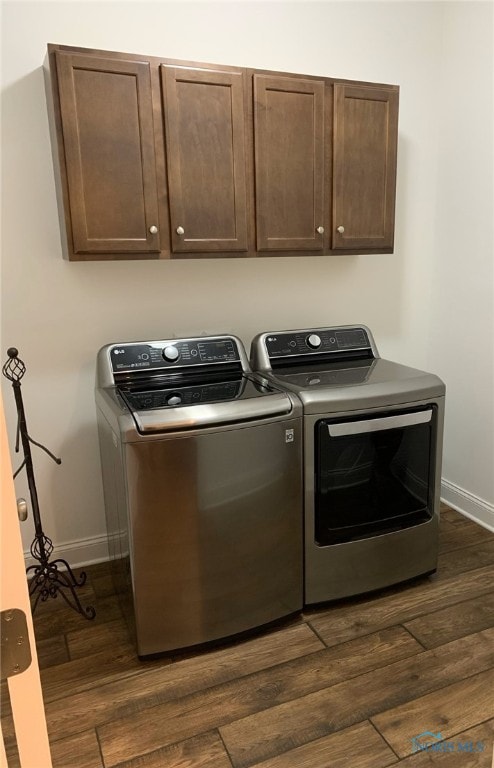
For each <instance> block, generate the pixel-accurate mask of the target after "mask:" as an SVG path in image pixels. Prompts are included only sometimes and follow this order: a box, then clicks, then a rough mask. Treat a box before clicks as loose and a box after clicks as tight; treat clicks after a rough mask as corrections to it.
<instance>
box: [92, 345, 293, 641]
mask: <svg viewBox="0 0 494 768" xmlns="http://www.w3.org/2000/svg"><path fill="white" fill-rule="evenodd" d="M96 405H97V414H98V425H99V436H100V446H101V460H102V471H103V484H104V492H105V508H106V515H107V526H108V535H109V546H110V556H111V558H112V560H113V561H114V564H115V572H116V575H117V580H118V585H119V588H122V584H123V583H124V582H126V584H127V594H129V593H130V596H131V598H132V599H131V601H130V607H129V610H128V613H129V615H130V617H131V619H132V624H133V625H135V634H136V641H137V650H138V653H139V655H141V656H146V655H149V654H155V653H160V652H163V651H169V650H173V649H178V648H184V647H188V646H193V645H197V644H202V643H205V642H208V641H212V640H217V639H219V638H224V637H227V636H230V635H234V634H237V633H239V632H243V631H245V630H249V629H251V628H254V627H258V626H260V625H263V624H266V623H269V622H271V621H273V620H276V619H279V618H281V617H283V616H286V615H289V614H291V613H293V612H296V611H298V610H300V609H301V607H302V602H303V571H302V557H303V544H302V539H303V529H302V518H301V509H302V504H303V500H302V408H301V405H300V402H299V401H298V399H297V398H296V397H294V396H293V395H292V394H291V393H286V392H280V391H278V390H276V389H274V388H273V387H272V386H271V385H269V384H268V383H267V382H266V381H265V380H264V381H263V380H261V379H260V378H259V377H257V376H255V375H253V374H252V372H251V371H250V368H249V365H248V361H247V357H246V355H245V352H244V350H243V347H242V344H241V342H240V341H239V339H237V338H235V337H234V336H214V337H200V338H189V339H169V340H162V341H153V342H137V343H134V342H132V343H124V344H111V345H107V346H105V347H103V349H101V350H100V352H99V354H98V364H97V386H96ZM124 592H125V590H124Z"/></svg>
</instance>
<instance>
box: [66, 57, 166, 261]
mask: <svg viewBox="0 0 494 768" xmlns="http://www.w3.org/2000/svg"><path fill="white" fill-rule="evenodd" d="M56 68H57V76H58V95H59V102H58V105H59V109H60V120H61V129H62V134H61V136H60V139H62V140H63V157H62V161H63V163H64V167H65V179H64V181H65V222H66V228H67V237H68V238H69V239H70V246H71V251H72V253H73V254H74V255H75V256H85V255H92V256H97V255H98V254H102V253H107V254H119V253H122V252H125V253H131V254H135V253H141V254H157V253H159V252H160V237H159V230H158V198H157V184H156V159H155V152H154V130H153V113H152V109H151V78H150V69H149V63H146V62H140V61H128V60H124V59H105V58H100V57H98V56H82V55H80V54H74V55H72V54H69V53H67V52H62V51H57V52H56Z"/></svg>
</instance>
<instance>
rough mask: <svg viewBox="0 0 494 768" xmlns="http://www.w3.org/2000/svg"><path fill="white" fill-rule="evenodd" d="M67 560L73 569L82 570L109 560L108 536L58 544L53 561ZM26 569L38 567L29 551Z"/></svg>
mask: <svg viewBox="0 0 494 768" xmlns="http://www.w3.org/2000/svg"><path fill="white" fill-rule="evenodd" d="M58 557H60V558H62V559H63V560H66V561H67V562H68V564H69V565H70V567H71V568H80V567H81V566H85V565H93V564H94V563H101V562H103V561H104V560H108V540H107V537H106V535H103V536H91V537H90V538H89V539H79V540H78V541H67V542H65V543H64V544H57V545H56V546H55V549H54V550H53V554H52V556H51V558H50V559H51V560H55V559H56V558H58ZM24 560H25V562H26V568H28V567H29V566H30V565H36V563H37V561H36V560H33V558H32V556H31V553H30V552H29V551H27V552H24Z"/></svg>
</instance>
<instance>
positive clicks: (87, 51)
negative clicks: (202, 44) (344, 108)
mask: <svg viewBox="0 0 494 768" xmlns="http://www.w3.org/2000/svg"><path fill="white" fill-rule="evenodd" d="M56 51H63V52H66V53H73V54H80V55H83V56H106V57H108V58H115V59H121V58H122V57H123V58H126V59H130V60H132V61H146V62H149V63H150V64H153V65H156V66H157V65H160V64H165V65H167V66H172V67H190V68H194V69H209V70H224V71H232V72H233V71H237V72H238V71H244V72H246V73H247V74H249V75H253V74H260V75H270V76H273V75H274V76H276V77H287V78H288V77H290V78H303V79H305V80H318V81H323V82H325V83H329V84H331V85H332V84H342V85H345V84H346V83H348V84H349V85H362V86H372V87H374V88H376V87H378V88H387V89H389V90H390V91H397V92H398V91H399V90H400V86H399V85H393V84H391V83H379V82H376V81H370V80H349V79H348V78H341V77H332V76H330V75H309V74H305V73H301V72H288V71H285V70H269V69H258V68H256V67H246V66H244V67H242V66H237V65H232V64H213V63H211V62H203V61H192V60H188V59H169V58H165V57H162V56H147V55H145V54H137V53H129V52H126V51H108V50H104V49H99V48H84V47H80V46H72V45H63V44H60V43H48V45H47V56H48V57H50V58H51V55H52V54H54V53H55V52H56Z"/></svg>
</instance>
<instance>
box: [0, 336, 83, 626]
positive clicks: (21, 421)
mask: <svg viewBox="0 0 494 768" xmlns="http://www.w3.org/2000/svg"><path fill="white" fill-rule="evenodd" d="M7 355H8V360H7V361H6V363H5V365H4V366H3V368H2V373H3V375H4V376H5V377H6V378H7V379H9V381H11V382H12V388H13V390H14V397H15V404H16V407H17V434H16V442H15V452H16V453H18V452H19V438H20V440H21V442H22V448H23V451H24V461H23V462H22V464H21V465H20V467H19V468H18V469H17V470H16V472H15V473H14V478H15V477H17V475H18V474H19V472H20V471H21V469H23V468H25V469H26V474H27V481H28V485H29V493H30V496H31V505H32V510H33V518H34V529H35V537H34V540H33V543H32V544H31V555H32V557H33V559H34V560H37V561H38V564H36V565H31V566H29V568H27V569H26V574H27V576H28V577H29V578H30V581H29V596H30V598H31V599H32V611H33V613H34V611H35V610H36V607H37V605H38V603H39V601H40V600H41V601H42V602H45V601H46V600H48V598H49V597H53V598H56V597H57V596H58V595H59V594H60V595H61V596H62V597H63V599H64V600H65V602H66V603H68V605H70V607H71V608H73V609H74V610H75V611H77V612H78V613H80V614H81V615H82V616H84V617H85V618H86V619H94V617H95V615H96V611H95V610H94V608H93V607H92V606H89V607H88V608H83V606H82V604H81V601H80V600H79V597H78V595H77V592H76V589H78V588H79V587H82V586H83V585H84V584H85V582H86V573H85V572H84V571H82V572H81V573H80V575H79V578H77V577H76V576H75V575H74V573H73V571H72V569H71V567H70V565H69V564H68V562H67V561H66V560H64V559H63V558H60V557H59V558H57V559H55V560H50V556H51V554H52V553H53V542H52V541H51V539H50V538H48V536H46V534H45V533H44V531H43V526H42V523H41V516H40V511H39V503H38V493H37V490H36V482H35V479H34V468H33V460H32V456H31V443H32V444H33V445H36V446H38V448H41V449H42V450H43V451H45V453H47V454H48V456H50V458H51V459H53V461H54V462H55V463H56V464H61V463H62V460H61V459H58V458H57V457H56V456H54V455H53V453H51V451H49V450H48V448H46V447H45V446H44V445H42V444H41V443H37V442H36V440H33V439H32V437H30V435H29V432H28V429H27V424H26V415H25V413H24V403H23V401H22V392H21V379H22V377H23V376H24V374H25V373H26V366H25V365H24V363H23V361H22V360H20V358H19V357H18V351H17V349H15V347H10V349H8V350H7ZM59 566H62V568H63V569H64V570H60V567H59Z"/></svg>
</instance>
